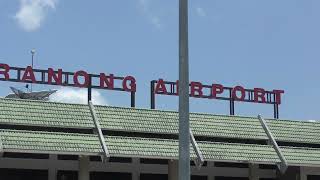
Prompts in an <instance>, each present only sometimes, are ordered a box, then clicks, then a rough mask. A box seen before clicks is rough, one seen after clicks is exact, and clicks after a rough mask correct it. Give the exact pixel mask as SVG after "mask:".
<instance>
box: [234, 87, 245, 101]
mask: <svg viewBox="0 0 320 180" xmlns="http://www.w3.org/2000/svg"><path fill="white" fill-rule="evenodd" d="M237 91H240V93H241V96H240V98H239V97H238V96H237ZM245 97H246V92H245V90H244V88H243V87H242V86H236V87H234V88H233V89H232V98H233V99H234V100H235V101H243V100H244V98H245Z"/></svg>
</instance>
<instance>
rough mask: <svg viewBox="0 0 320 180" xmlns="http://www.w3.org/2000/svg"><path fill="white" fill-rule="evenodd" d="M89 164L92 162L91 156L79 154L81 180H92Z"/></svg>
mask: <svg viewBox="0 0 320 180" xmlns="http://www.w3.org/2000/svg"><path fill="white" fill-rule="evenodd" d="M89 164H90V158H89V156H79V171H78V179H79V180H90V171H89Z"/></svg>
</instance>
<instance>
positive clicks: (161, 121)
mask: <svg viewBox="0 0 320 180" xmlns="http://www.w3.org/2000/svg"><path fill="white" fill-rule="evenodd" d="M96 110H97V114H98V117H99V120H100V123H101V126H102V128H103V129H105V130H113V131H125V132H146V133H155V134H177V133H178V113H177V112H172V111H160V110H147V109H135V108H122V107H110V106H96ZM190 121H191V128H192V130H193V133H194V135H195V136H206V137H223V138H238V139H256V140H266V139H267V136H266V135H265V133H264V131H263V129H262V127H261V125H260V123H259V121H258V119H257V118H255V117H240V116H227V115H211V114H200V113H191V114H190ZM267 123H268V125H269V127H270V129H271V131H272V133H273V135H274V136H275V138H276V140H277V141H286V142H300V143H313V144H320V136H319V135H318V134H320V123H314V122H302V121H290V120H267ZM0 124H11V125H17V124H20V125H34V126H45V127H70V128H92V127H94V124H93V121H92V117H91V114H90V110H89V107H88V106H87V105H78V104H65V103H53V102H41V101H29V100H16V99H4V98H0Z"/></svg>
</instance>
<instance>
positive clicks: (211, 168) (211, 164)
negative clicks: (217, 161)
mask: <svg viewBox="0 0 320 180" xmlns="http://www.w3.org/2000/svg"><path fill="white" fill-rule="evenodd" d="M207 163H208V164H207V167H208V168H209V170H210V171H209V172H210V173H209V174H208V180H214V177H215V174H214V173H215V172H214V170H213V169H214V162H213V161H210V162H209V161H208V162H207Z"/></svg>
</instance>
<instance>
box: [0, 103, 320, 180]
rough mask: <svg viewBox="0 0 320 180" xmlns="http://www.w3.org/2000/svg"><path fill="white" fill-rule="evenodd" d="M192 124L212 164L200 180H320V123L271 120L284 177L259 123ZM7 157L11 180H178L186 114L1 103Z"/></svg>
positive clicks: (4, 163)
mask: <svg viewBox="0 0 320 180" xmlns="http://www.w3.org/2000/svg"><path fill="white" fill-rule="evenodd" d="M190 122H191V125H190V126H191V129H192V132H193V136H194V138H195V141H196V143H197V146H198V148H199V151H200V152H201V154H202V156H203V158H204V163H203V165H202V166H201V167H200V166H198V164H197V163H195V162H194V161H191V162H190V163H191V171H192V177H191V179H192V180H275V179H281V180H319V179H320V136H319V134H320V123H317V122H305V121H298V120H295V121H293V120H278V119H267V120H266V124H267V126H268V128H269V129H270V132H271V134H272V135H273V137H274V139H275V141H276V142H277V144H278V145H279V149H280V152H281V153H282V155H283V157H284V159H285V161H286V163H287V165H288V168H287V169H286V171H285V172H283V173H281V171H280V170H279V168H278V165H279V164H281V162H282V161H283V159H281V158H280V156H279V155H278V154H277V151H276V148H275V147H274V146H273V145H272V144H271V143H270V141H271V139H270V138H269V137H268V136H267V134H266V131H265V130H264V128H263V127H262V125H261V123H260V122H259V119H258V118H257V117H243V116H234V115H233V116H229V115H214V114H201V113H191V114H190ZM99 132H102V134H103V136H99V135H101V133H99ZM0 152H1V157H0V179H4V180H9V179H10V180H47V179H48V180H78V179H81V180H82V179H90V180H104V179H105V180H119V179H121V180H150V179H152V180H175V179H177V168H178V163H177V160H178V113H177V112H173V111H161V110H153V109H139V108H124V107H111V106H96V105H95V106H90V105H79V104H66V103H54V102H45V101H36V100H23V99H10V98H1V99H0ZM190 152H191V159H192V160H196V159H197V155H196V151H195V149H194V148H193V146H192V145H191V144H190ZM196 165H197V166H196Z"/></svg>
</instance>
